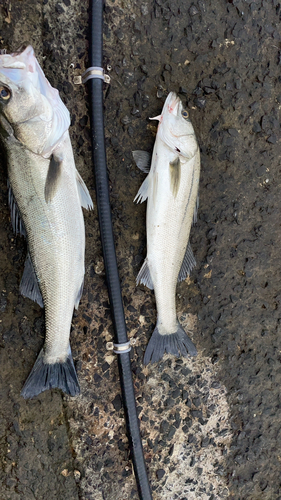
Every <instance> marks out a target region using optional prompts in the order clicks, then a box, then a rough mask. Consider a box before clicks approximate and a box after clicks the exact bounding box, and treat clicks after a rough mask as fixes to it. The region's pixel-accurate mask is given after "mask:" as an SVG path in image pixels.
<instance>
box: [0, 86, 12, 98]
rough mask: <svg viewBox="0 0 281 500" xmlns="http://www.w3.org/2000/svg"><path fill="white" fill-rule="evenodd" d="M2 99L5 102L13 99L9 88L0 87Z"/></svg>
mask: <svg viewBox="0 0 281 500" xmlns="http://www.w3.org/2000/svg"><path fill="white" fill-rule="evenodd" d="M0 97H1V99H3V100H4V101H7V100H8V99H10V97H11V91H10V90H9V89H8V87H4V86H3V85H2V86H1V87H0Z"/></svg>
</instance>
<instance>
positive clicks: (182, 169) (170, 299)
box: [133, 92, 200, 364]
mask: <svg viewBox="0 0 281 500" xmlns="http://www.w3.org/2000/svg"><path fill="white" fill-rule="evenodd" d="M152 119H153V120H159V126H158V131H157V136H156V140H155V145H154V149H153V154H152V161H151V167H150V170H149V164H150V159H149V155H148V153H146V152H144V151H134V152H133V156H134V159H135V161H136V164H137V166H138V167H139V168H140V169H141V170H143V171H144V172H149V174H148V176H147V177H146V179H145V180H144V182H143V184H142V185H141V187H140V189H139V191H138V194H137V196H136V198H135V201H137V202H143V201H145V200H146V199H147V212H146V229H147V257H146V259H145V261H144V264H143V266H142V268H141V270H140V272H139V274H138V277H137V284H138V283H142V284H144V285H146V286H147V287H148V288H151V289H152V290H153V289H154V293H155V298H156V305H157V324H156V328H155V330H154V332H153V334H152V337H151V339H150V341H149V343H148V346H147V349H146V352H145V356H144V364H148V363H149V362H150V361H151V362H152V363H154V362H156V361H158V360H160V359H161V358H162V357H163V355H164V353H165V351H166V352H167V353H171V354H175V355H176V356H179V355H183V356H187V355H188V354H190V355H191V356H195V355H196V354H197V351H196V348H195V346H194V345H193V343H192V342H191V340H190V338H189V337H188V336H187V335H186V333H185V331H184V330H183V328H182V327H181V325H180V324H179V321H178V319H177V314H176V298H175V295H176V285H177V281H182V280H184V279H186V277H187V276H188V275H189V273H190V271H191V269H192V268H193V267H194V266H195V265H196V262H195V259H194V256H193V252H192V250H191V246H190V244H189V241H188V240H189V233H190V228H191V225H192V222H196V219H197V209H198V187H199V175H200V152H199V147H198V143H197V140H196V137H195V133H194V129H193V127H192V124H191V121H190V119H189V115H188V111H187V110H186V109H184V108H183V105H182V102H181V100H180V99H179V97H177V95H176V94H175V93H173V92H170V94H169V95H168V97H167V99H166V101H165V104H164V107H163V110H162V113H161V115H159V116H157V117H155V118H152Z"/></svg>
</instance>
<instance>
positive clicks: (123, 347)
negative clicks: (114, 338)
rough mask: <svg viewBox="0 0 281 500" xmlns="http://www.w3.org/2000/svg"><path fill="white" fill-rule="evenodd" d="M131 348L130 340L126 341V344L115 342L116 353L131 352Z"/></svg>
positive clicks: (114, 349) (114, 350)
mask: <svg viewBox="0 0 281 500" xmlns="http://www.w3.org/2000/svg"><path fill="white" fill-rule="evenodd" d="M130 350H131V344H130V341H128V342H124V344H113V352H115V354H123V353H125V352H129V351H130Z"/></svg>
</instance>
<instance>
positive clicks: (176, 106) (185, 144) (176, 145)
mask: <svg viewBox="0 0 281 500" xmlns="http://www.w3.org/2000/svg"><path fill="white" fill-rule="evenodd" d="M155 119H158V120H159V126H158V131H157V135H159V137H160V139H161V140H162V141H163V142H164V143H165V144H166V145H167V146H168V147H169V148H171V149H172V150H174V151H176V152H177V153H178V154H179V155H181V156H183V157H187V158H189V157H190V154H191V151H190V145H191V144H192V149H194V138H195V132H194V129H193V126H192V123H191V121H190V118H189V113H188V111H187V110H186V109H185V108H184V106H183V104H182V101H181V99H180V98H179V97H178V96H177V94H175V93H174V92H170V93H169V95H168V97H167V99H166V101H165V103H164V106H163V109H162V112H161V115H159V116H158V117H156V118H155ZM190 138H191V140H190Z"/></svg>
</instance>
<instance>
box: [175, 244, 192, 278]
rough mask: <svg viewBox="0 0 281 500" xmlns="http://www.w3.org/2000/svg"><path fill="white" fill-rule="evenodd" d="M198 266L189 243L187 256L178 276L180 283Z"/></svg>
mask: <svg viewBox="0 0 281 500" xmlns="http://www.w3.org/2000/svg"><path fill="white" fill-rule="evenodd" d="M195 266H196V260H195V257H194V255H193V252H192V248H191V246H190V242H188V245H187V248H186V251H185V256H184V259H183V262H182V265H181V269H180V272H179V275H178V281H183V280H185V279H186V278H187V276H189V275H190V273H191V271H192V269H193V268H194V267H195Z"/></svg>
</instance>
